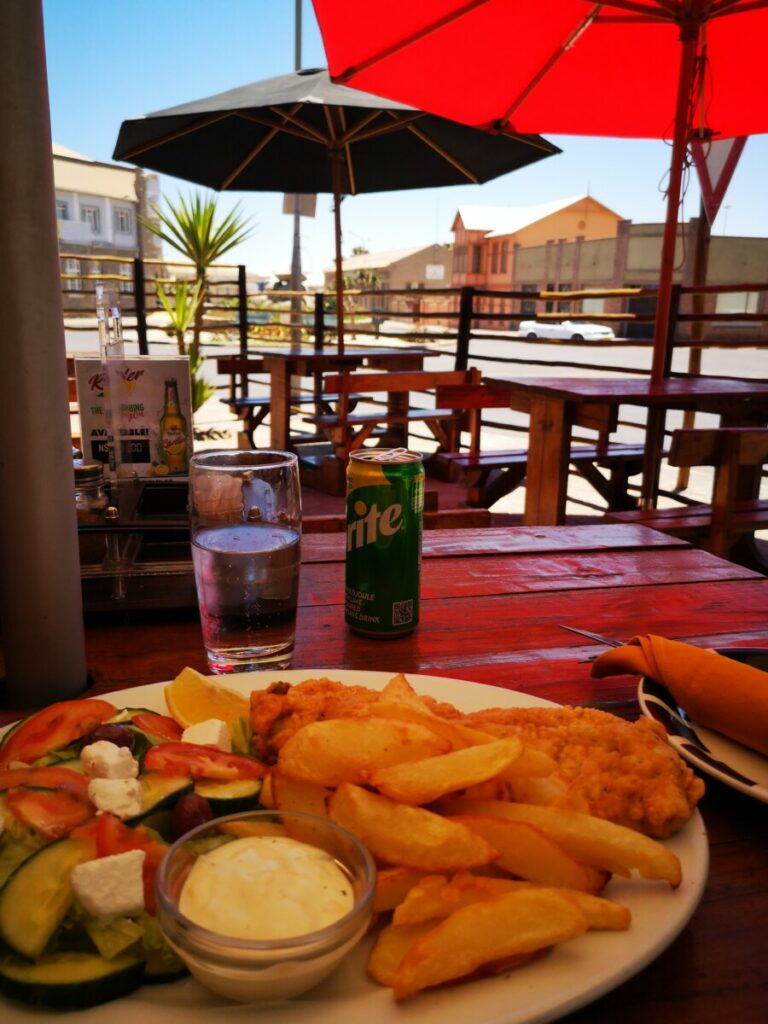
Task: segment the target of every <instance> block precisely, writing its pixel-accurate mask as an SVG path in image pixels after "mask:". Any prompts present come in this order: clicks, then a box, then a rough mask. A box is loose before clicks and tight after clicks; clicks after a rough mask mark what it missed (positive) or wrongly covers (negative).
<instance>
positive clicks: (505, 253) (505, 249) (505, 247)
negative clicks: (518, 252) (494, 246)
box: [499, 242, 509, 274]
mask: <svg viewBox="0 0 768 1024" xmlns="http://www.w3.org/2000/svg"><path fill="white" fill-rule="evenodd" d="M508 261H509V242H502V243H501V266H500V267H499V270H500V271H501V273H502V274H506V272H507V263H508Z"/></svg>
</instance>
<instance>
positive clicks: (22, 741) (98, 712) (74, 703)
mask: <svg viewBox="0 0 768 1024" xmlns="http://www.w3.org/2000/svg"><path fill="white" fill-rule="evenodd" d="M115 710H116V709H115V706H114V704H110V703H109V701H106V700H97V699H95V698H92V697H88V698H85V699H84V700H64V701H59V702H58V703H56V704H50V705H49V706H48V707H47V708H43V709H42V710H41V711H37V712H36V713H35V714H34V715H30V717H29V718H25V719H24V721H23V722H20V723H19V724H18V725H17V726H16V728H15V729H13V730H12V731H11V732H9V733H7V734H6V737H5V740H4V741H3V743H2V745H0V768H7V767H8V765H9V764H11V763H12V762H13V761H23V762H24V763H25V764H31V763H32V762H33V761H36V760H37V759H38V757H42V756H43V755H44V754H49V753H50V752H51V751H52V750H61V749H62V748H63V747H68V746H69V744H70V743H72V742H74V740H77V739H80V737H81V736H84V735H85V734H86V733H87V732H88V731H89V730H91V729H93V728H94V727H95V726H97V725H101V723H102V722H103V721H105V720H106V719H107V718H110V717H111V716H112V715H114V713H115Z"/></svg>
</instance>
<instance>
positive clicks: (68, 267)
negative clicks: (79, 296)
mask: <svg viewBox="0 0 768 1024" xmlns="http://www.w3.org/2000/svg"><path fill="white" fill-rule="evenodd" d="M64 273H65V274H66V275H71V274H76V275H79V274H80V260H64ZM82 290H83V280H82V278H81V277H80V276H76V277H70V276H66V277H65V278H64V291H67V292H81V291H82Z"/></svg>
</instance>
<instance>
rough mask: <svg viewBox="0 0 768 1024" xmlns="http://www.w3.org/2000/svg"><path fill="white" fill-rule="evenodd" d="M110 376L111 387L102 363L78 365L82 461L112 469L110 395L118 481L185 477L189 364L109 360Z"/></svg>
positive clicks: (188, 445)
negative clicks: (107, 402) (108, 400)
mask: <svg viewBox="0 0 768 1024" xmlns="http://www.w3.org/2000/svg"><path fill="white" fill-rule="evenodd" d="M108 372H109V379H108V382H107V380H106V378H105V373H104V366H103V365H102V362H101V360H100V359H98V358H76V359H75V375H76V378H77V401H78V405H79V408H80V426H81V437H82V449H83V457H84V458H85V459H87V460H93V461H94V462H103V463H104V464H105V465H106V464H108V463H109V449H110V437H109V425H108V417H107V416H106V413H105V392H106V393H107V394H109V395H111V400H112V430H113V432H114V452H115V464H116V465H115V469H116V472H117V476H118V477H132V476H140V477H146V476H167V475H170V474H174V475H186V473H187V468H188V464H189V457H190V455H191V454H192V441H193V434H192V388H191V382H190V377H189V359H188V358H187V357H186V356H174V357H156V356H134V357H132V358H127V359H110V360H109V362H108ZM107 383H108V387H107Z"/></svg>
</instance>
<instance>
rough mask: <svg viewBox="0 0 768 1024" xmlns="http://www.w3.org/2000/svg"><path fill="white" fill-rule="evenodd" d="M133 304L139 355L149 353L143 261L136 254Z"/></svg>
mask: <svg viewBox="0 0 768 1024" xmlns="http://www.w3.org/2000/svg"><path fill="white" fill-rule="evenodd" d="M133 304H134V306H135V308H136V334H137V335H138V338H139V355H141V356H148V355H149V343H148V341H147V293H146V283H145V281H144V261H143V260H142V259H141V257H140V256H137V257H136V258H135V259H134V261H133Z"/></svg>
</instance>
